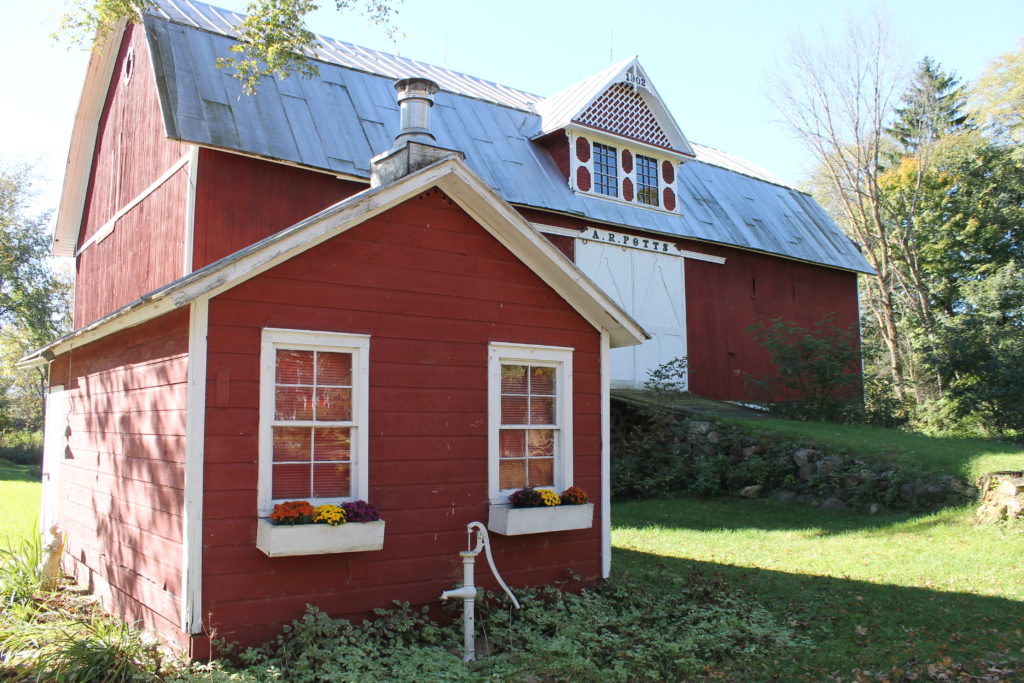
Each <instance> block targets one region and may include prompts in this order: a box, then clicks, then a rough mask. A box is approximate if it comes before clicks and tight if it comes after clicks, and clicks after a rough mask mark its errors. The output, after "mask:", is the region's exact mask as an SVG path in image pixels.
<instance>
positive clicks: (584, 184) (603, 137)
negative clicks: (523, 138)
mask: <svg viewBox="0 0 1024 683" xmlns="http://www.w3.org/2000/svg"><path fill="white" fill-rule="evenodd" d="M536 110H537V113H538V114H539V115H540V117H541V132H540V134H539V135H537V136H535V137H534V140H537V141H538V142H541V143H542V144H544V145H545V146H546V147H547V148H548V150H549V151H551V153H552V156H553V157H554V158H555V159H556V162H558V164H559V167H560V168H561V169H562V172H563V173H564V174H565V176H566V180H567V181H568V183H569V186H570V187H571V188H572V189H573V190H575V191H576V192H579V193H582V194H589V195H595V196H598V197H601V198H603V199H609V200H615V201H620V202H624V203H627V204H635V205H638V206H643V207H646V208H650V209H658V210H662V211H670V212H678V211H679V210H680V207H679V202H678V201H677V197H678V192H677V189H676V176H677V173H676V170H677V168H678V167H679V166H680V165H681V164H683V163H685V162H687V161H689V160H690V159H692V158H694V152H693V149H692V148H691V147H690V143H689V142H688V141H687V140H686V137H685V136H684V135H683V133H682V131H681V130H680V129H679V126H678V124H676V122H675V119H673V118H672V115H671V114H670V113H669V111H668V109H666V107H665V104H664V102H663V101H662V100H661V97H660V96H659V95H658V92H657V90H655V89H654V85H653V84H652V83H651V81H650V79H649V78H648V76H647V73H646V72H645V71H644V69H643V67H642V66H640V63H639V62H638V61H637V59H636V57H633V58H631V59H629V60H627V61H625V62H621V63H619V64H615V65H613V66H611V67H609V68H608V69H605V70H604V71H602V72H601V73H598V74H595V75H594V76H591V77H590V78H588V79H586V80H584V81H581V82H580V83H577V84H576V85H573V86H571V87H569V88H567V89H565V90H563V91H562V92H560V93H558V94H556V95H553V96H552V97H549V98H547V99H546V100H543V101H541V102H539V103H538V104H537V105H536ZM559 131H561V132H562V135H559ZM564 145H567V147H563V146H564Z"/></svg>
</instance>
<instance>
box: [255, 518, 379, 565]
mask: <svg viewBox="0 0 1024 683" xmlns="http://www.w3.org/2000/svg"><path fill="white" fill-rule="evenodd" d="M256 547H257V548H259V549H260V550H262V551H263V552H264V553H265V554H266V555H268V556H270V557H287V556H289V555H327V554H329V553H355V552H363V551H367V550H380V549H381V548H383V547H384V521H383V520H381V521H377V522H351V523H348V524H339V525H338V526H331V525H330V524H295V525H285V524H281V525H277V524H271V523H270V520H268V519H266V518H260V519H259V520H258V525H257V527H256Z"/></svg>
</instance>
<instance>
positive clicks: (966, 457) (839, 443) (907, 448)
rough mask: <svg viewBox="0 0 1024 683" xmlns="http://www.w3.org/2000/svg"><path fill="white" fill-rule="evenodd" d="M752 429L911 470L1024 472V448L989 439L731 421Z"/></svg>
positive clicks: (972, 474) (974, 474)
mask: <svg viewBox="0 0 1024 683" xmlns="http://www.w3.org/2000/svg"><path fill="white" fill-rule="evenodd" d="M728 422H729V423H730V424H735V425H739V426H741V427H742V428H743V429H744V430H748V431H751V432H758V433H761V432H777V433H779V434H782V435H783V436H785V437H787V438H791V439H793V440H794V441H810V442H814V443H819V444H827V445H828V446H829V447H830V448H832V449H833V450H837V451H846V452H848V453H856V454H857V455H858V456H861V457H864V458H868V459H872V460H882V461H892V462H896V463H898V464H899V465H900V466H901V467H902V468H904V469H906V470H908V471H916V472H921V473H938V474H954V475H957V476H959V477H961V478H963V479H965V480H966V481H968V482H971V483H973V482H975V481H976V480H977V479H978V478H979V477H981V476H982V475H984V474H987V473H988V472H999V471H1005V470H1024V447H1021V445H1020V444H1013V443H1006V442H1001V441H992V440H987V439H958V438H949V437H933V436H926V435H924V434H918V433H916V432H903V431H898V430H895V429H885V428H882V427H870V426H867V425H840V424H833V423H828V422H798V421H795V420H777V419H770V420H757V421H752V420H728Z"/></svg>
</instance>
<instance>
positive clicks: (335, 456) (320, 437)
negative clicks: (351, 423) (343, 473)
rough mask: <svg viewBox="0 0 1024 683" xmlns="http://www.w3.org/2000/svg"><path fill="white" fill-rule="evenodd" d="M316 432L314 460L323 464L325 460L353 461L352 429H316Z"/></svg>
mask: <svg viewBox="0 0 1024 683" xmlns="http://www.w3.org/2000/svg"><path fill="white" fill-rule="evenodd" d="M314 432H315V436H314V444H313V447H314V450H313V453H314V456H313V459H314V460H316V461H317V462H323V461H325V460H344V461H348V460H350V459H351V455H352V441H351V436H350V435H351V430H350V429H348V428H339V429H316V430H314Z"/></svg>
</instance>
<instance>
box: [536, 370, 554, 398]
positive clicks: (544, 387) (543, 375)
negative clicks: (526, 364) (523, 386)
mask: <svg viewBox="0 0 1024 683" xmlns="http://www.w3.org/2000/svg"><path fill="white" fill-rule="evenodd" d="M530 393H531V394H533V395H534V396H537V395H538V394H546V395H548V396H554V395H555V369H554V368H530Z"/></svg>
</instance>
